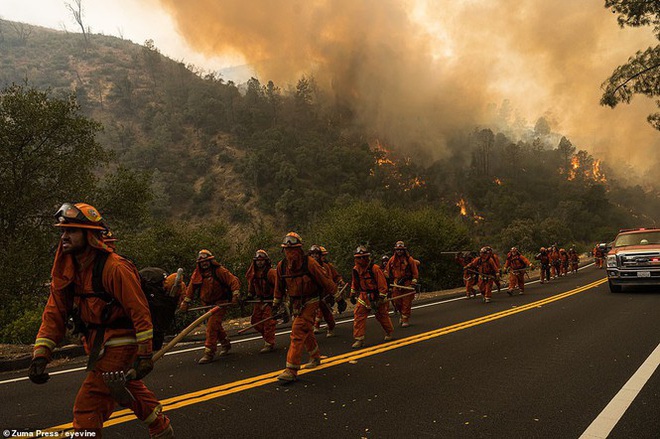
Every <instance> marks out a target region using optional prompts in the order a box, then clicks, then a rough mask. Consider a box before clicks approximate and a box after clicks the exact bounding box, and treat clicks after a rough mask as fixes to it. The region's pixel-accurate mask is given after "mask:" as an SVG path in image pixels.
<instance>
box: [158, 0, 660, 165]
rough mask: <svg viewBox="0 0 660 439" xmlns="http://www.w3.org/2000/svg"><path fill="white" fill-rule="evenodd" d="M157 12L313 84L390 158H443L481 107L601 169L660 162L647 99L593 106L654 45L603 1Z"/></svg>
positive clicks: (282, 75)
mask: <svg viewBox="0 0 660 439" xmlns="http://www.w3.org/2000/svg"><path fill="white" fill-rule="evenodd" d="M160 1H161V3H162V4H163V5H164V6H165V7H166V9H167V10H168V11H169V12H170V13H171V14H172V16H173V17H174V20H175V22H176V23H177V25H178V28H179V29H178V30H179V32H180V33H181V34H182V35H183V36H184V37H185V38H186V39H187V40H188V41H189V43H190V44H191V45H192V46H193V47H195V48H196V49H198V50H200V51H202V52H204V53H206V54H209V55H211V54H212V55H218V54H230V53H231V54H235V53H238V54H241V55H243V56H244V57H245V59H246V60H247V62H248V63H249V64H251V65H252V66H253V67H254V69H255V70H256V71H257V72H258V74H259V79H260V80H261V81H262V82H265V81H267V80H273V81H274V82H275V83H276V84H277V85H279V86H285V85H286V84H295V82H296V81H297V80H298V79H299V78H300V77H301V76H302V75H308V76H313V77H314V78H315V80H316V82H317V83H318V84H319V85H320V86H321V88H322V89H324V90H327V91H329V92H331V93H332V94H333V95H334V96H336V97H337V98H338V99H341V100H342V103H344V104H346V105H348V106H349V107H350V108H351V109H353V110H354V112H355V114H356V115H357V117H358V122H359V123H360V124H361V125H362V126H364V127H366V128H367V130H368V131H369V135H371V136H373V137H378V138H380V139H383V140H384V141H385V142H387V143H389V144H392V145H395V146H397V147H399V148H410V147H412V146H415V147H421V148H423V149H424V150H425V151H426V152H427V153H431V154H432V155H433V157H435V158H438V157H441V156H442V155H443V154H444V152H445V151H446V140H447V139H448V137H449V136H451V135H452V133H454V132H455V131H456V130H462V129H473V128H474V127H475V126H477V125H478V126H492V125H493V124H494V123H495V122H494V120H492V118H491V116H492V114H491V113H492V111H488V108H489V105H490V107H491V108H492V104H495V105H500V104H501V103H502V102H503V101H504V100H509V101H510V103H511V107H512V108H513V109H514V112H515V118H516V119H518V124H517V125H518V126H520V122H521V121H526V123H527V124H528V125H529V126H533V125H534V123H535V121H536V120H537V119H538V118H539V117H541V116H544V117H545V118H546V119H547V120H548V122H550V126H551V128H552V130H553V131H554V132H559V133H561V134H563V135H566V136H567V137H568V138H569V139H570V140H571V141H572V142H573V144H574V145H575V146H577V147H578V148H579V149H586V150H588V151H590V152H592V153H593V154H595V155H597V156H599V157H604V158H605V159H606V160H607V161H608V162H609V163H610V164H613V163H619V164H621V163H623V164H624V165H630V166H634V167H635V168H636V169H638V170H639V171H641V172H640V174H641V173H644V172H646V171H648V170H649V169H650V167H651V166H652V165H653V164H657V162H658V159H659V157H660V155H659V154H658V151H660V148H658V147H659V146H660V135H659V133H658V132H657V131H655V130H654V129H653V128H652V127H651V126H650V125H648V124H647V123H646V116H647V115H648V114H649V113H651V112H653V111H654V109H655V105H654V103H653V102H652V101H650V100H648V99H645V98H643V97H636V98H635V99H634V100H633V103H632V104H631V105H620V106H619V107H617V108H616V109H614V110H612V109H610V108H605V107H601V106H600V105H599V103H598V102H599V99H600V94H601V89H600V84H601V83H602V82H603V81H604V80H605V79H606V78H607V77H608V76H609V74H610V73H611V72H612V70H613V69H614V68H615V67H616V66H618V65H619V64H622V63H624V62H625V61H626V60H627V59H628V57H629V56H631V55H633V54H634V53H635V52H636V51H637V50H640V49H645V48H646V47H648V46H649V45H655V44H657V40H655V39H654V37H653V35H652V32H651V30H650V29H646V28H643V29H620V28H619V27H618V25H617V24H616V18H615V16H614V15H613V14H612V13H611V12H609V11H608V10H606V9H605V8H604V6H603V4H604V2H603V1H602V0H581V1H575V0H554V1H552V2H549V1H541V0H469V1H460V2H459V1H449V0H446V1H433V0H427V1H424V0H416V1H414V0H409V1H405V0H362V1H361V0H305V1H302V0H278V1H276V2H262V1H254V0H242V1H236V0H223V1H214V0H188V1H186V2H179V1H175V0H160ZM513 118H514V117H512V119H513ZM501 122H502V121H501V120H500V123H501ZM509 122H513V121H509ZM494 128H502V127H496V126H494Z"/></svg>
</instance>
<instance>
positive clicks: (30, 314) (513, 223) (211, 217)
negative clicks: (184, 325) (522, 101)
mask: <svg viewBox="0 0 660 439" xmlns="http://www.w3.org/2000/svg"><path fill="white" fill-rule="evenodd" d="M0 63H1V64H0V66H1V69H0V86H1V87H3V88H4V87H6V86H7V85H10V84H11V83H20V84H25V83H26V81H27V85H26V88H31V89H36V90H50V96H51V97H52V100H53V101H61V100H62V98H64V100H67V99H68V96H70V95H73V96H74V97H75V100H76V101H77V103H78V105H79V108H80V110H79V111H80V112H81V113H82V115H83V116H86V117H87V118H89V119H93V120H96V121H98V122H100V124H101V125H102V127H103V131H101V132H100V133H98V135H97V137H96V138H97V140H98V143H99V144H100V150H104V151H110V152H111V154H110V156H109V157H107V158H106V157H104V158H103V161H102V162H99V163H101V164H97V165H95V166H96V168H91V166H90V167H89V169H81V170H80V171H81V178H82V177H85V176H88V177H89V178H87V177H85V178H84V179H83V180H85V181H86V182H87V183H88V184H89V186H90V187H85V188H82V187H80V186H75V185H74V186H73V187H72V188H71V190H66V191H63V190H61V191H59V192H57V193H56V194H55V191H53V190H52V187H50V186H48V185H47V184H41V183H40V182H39V181H35V180H34V179H29V180H27V181H28V182H29V184H30V185H32V186H34V187H33V189H34V190H33V191H32V192H30V191H27V192H29V193H30V194H32V196H31V198H30V197H24V198H25V199H20V200H17V199H15V198H17V196H14V198H12V193H8V194H7V195H6V196H5V197H4V198H3V200H5V201H3V203H7V205H4V204H3V205H2V206H0V208H1V211H2V212H3V213H5V212H11V214H12V215H13V217H12V218H13V219H12V221H10V222H8V221H4V220H3V217H2V216H1V215H0V226H1V227H2V233H0V241H2V244H3V245H0V265H1V266H2V267H3V271H2V272H1V273H0V285H1V286H0V300H2V301H3V303H5V305H6V306H5V307H3V310H2V311H0V328H2V329H1V330H0V341H10V342H13V341H16V340H22V341H25V340H30V339H33V337H34V332H35V331H36V328H37V327H38V325H39V321H40V311H41V309H42V307H43V303H44V301H45V298H46V297H47V294H48V292H47V291H46V289H45V288H44V285H46V284H47V280H48V276H49V268H50V264H51V263H52V251H53V249H54V245H55V243H56V241H57V236H56V235H55V234H53V232H52V227H51V223H50V218H51V215H52V211H53V209H54V204H57V203H61V202H63V201H66V199H67V198H74V199H75V200H77V198H76V197H79V198H80V199H84V200H86V201H89V202H90V203H92V204H93V205H95V206H96V207H97V208H99V209H100V210H101V212H103V213H104V216H106V219H107V220H108V223H109V224H110V227H111V228H112V229H113V232H114V233H115V235H116V236H118V237H119V239H120V241H119V242H118V250H119V251H120V252H121V253H122V254H125V255H127V256H129V257H130V258H131V259H132V260H133V261H134V262H135V263H136V265H137V266H138V267H139V268H143V267H146V266H158V267H162V268H164V269H165V270H168V271H170V272H171V271H175V270H176V269H177V268H178V267H183V268H184V270H185V272H186V273H188V274H189V273H191V271H192V269H193V268H194V257H195V254H196V253H197V251H199V249H200V248H208V249H211V250H212V251H213V252H214V254H216V255H217V257H218V260H220V261H222V263H223V264H225V265H226V266H227V267H228V268H230V269H231V270H232V271H233V272H235V273H236V274H237V275H238V276H239V278H241V279H244V275H245V271H246V269H247V266H248V264H249V263H250V261H251V258H252V256H253V254H254V251H255V250H256V249H258V248H262V249H266V250H267V251H269V252H270V254H271V255H272V258H273V259H274V260H277V259H279V255H280V253H279V251H280V248H279V245H278V243H279V240H280V239H281V237H282V236H283V234H284V233H285V231H286V230H291V229H293V230H296V231H298V232H300V233H302V234H303V236H304V239H305V245H306V246H307V245H311V244H312V243H320V244H323V245H325V246H326V247H327V248H328V249H329V250H330V252H331V258H332V260H333V261H334V262H335V263H336V265H337V267H338V268H339V270H340V271H341V272H342V273H343V274H344V275H348V273H350V269H351V267H352V262H353V258H352V255H353V249H355V246H356V245H358V244H367V245H369V246H370V248H371V249H372V251H373V253H374V255H382V254H384V253H389V252H391V246H392V245H393V243H394V242H396V241H397V240H400V239H403V240H404V241H405V242H406V243H407V244H408V245H409V246H410V247H411V248H412V251H413V254H414V255H415V256H416V257H418V258H419V259H420V260H421V261H422V268H421V269H422V270H423V282H424V285H425V287H427V288H429V289H434V288H447V287H453V286H456V284H457V283H460V282H461V276H460V269H459V268H458V266H457V264H456V263H455V262H454V261H453V259H452V258H451V257H447V255H446V254H445V255H443V252H446V251H452V250H476V249H478V248H479V247H481V246H482V245H485V244H490V245H492V246H494V247H495V248H496V250H498V251H499V252H500V254H501V255H502V256H503V255H505V254H506V253H505V250H506V249H508V248H510V247H511V246H514V245H515V246H517V247H519V248H520V249H521V250H522V251H524V252H526V253H527V254H528V255H532V254H533V253H534V252H536V251H538V248H539V247H540V246H542V245H549V244H552V243H555V242H556V243H559V245H560V246H564V247H569V246H575V247H577V248H578V250H580V251H586V250H589V249H590V248H591V247H592V246H593V243H594V242H602V241H607V240H610V239H611V238H612V237H613V236H614V234H615V233H616V231H617V230H618V228H620V227H639V226H657V225H658V218H660V187H659V186H658V183H657V181H649V182H648V183H647V184H646V185H645V186H640V185H638V186H631V187H628V186H626V185H624V184H623V183H622V182H621V181H622V179H621V178H620V177H619V176H617V175H616V174H615V173H614V171H613V170H612V169H611V168H610V167H609V166H608V164H607V163H604V162H602V161H601V160H599V159H598V158H597V157H593V156H592V155H590V154H589V153H588V152H587V151H584V150H580V148H579V147H577V146H575V145H573V144H572V143H571V141H570V140H569V139H567V138H566V137H564V136H562V135H561V133H556V132H552V130H551V128H550V126H549V124H548V123H547V122H546V121H545V120H543V119H539V120H538V121H536V123H535V124H533V125H532V126H527V125H525V124H522V123H521V121H520V120H511V118H510V117H507V115H510V114H511V111H510V109H508V110H507V108H506V103H503V104H502V106H500V107H497V106H495V107H494V110H495V111H498V112H499V114H501V115H502V117H500V118H499V121H498V122H497V124H496V125H493V126H490V127H486V126H484V127H466V128H465V129H464V130H462V131H457V132H456V133H454V135H453V136H452V137H451V138H448V139H438V141H437V145H434V147H435V148H436V149H437V151H436V150H433V151H429V150H422V149H421V147H418V145H415V144H395V143H393V142H392V141H391V140H390V139H387V138H383V137H381V136H379V134H378V133H374V132H368V131H367V130H366V129H365V128H364V126H362V125H361V124H360V122H359V118H358V117H356V116H355V111H356V110H355V109H353V108H351V107H350V106H349V105H348V104H346V102H347V100H345V99H342V96H336V95H334V94H333V92H332V91H331V90H323V89H321V88H320V87H319V86H318V85H317V84H316V82H315V81H314V78H309V77H301V78H298V79H297V82H296V85H295V86H294V87H287V88H286V89H285V90H283V89H282V88H280V86H278V85H277V84H274V83H273V82H271V81H267V82H265V84H262V83H261V82H260V81H259V80H257V79H255V78H252V79H251V80H249V81H248V82H247V83H246V84H240V85H237V84H234V83H232V82H226V81H224V80H223V79H222V78H221V77H219V76H218V75H216V74H214V73H209V72H203V71H201V70H199V69H197V68H195V67H193V66H185V65H183V64H182V63H179V62H176V61H173V60H171V59H168V58H166V57H164V56H163V55H162V54H161V53H160V52H159V51H158V49H157V48H156V47H155V46H154V45H153V42H151V41H147V42H145V45H144V46H141V45H137V44H134V43H132V42H129V41H125V40H122V39H119V38H115V37H108V36H103V35H89V36H88V41H87V42H85V41H84V40H83V37H82V35H80V34H72V33H66V32H61V31H55V30H50V29H44V28H39V27H34V26H28V25H24V24H20V23H12V22H7V21H2V20H0ZM7 90H8V89H5V93H7V94H11V92H9V91H7ZM14 92H15V93H18V94H20V92H17V91H16V90H14ZM386 92H387V90H383V93H386ZM62 108H64V107H62ZM0 109H2V108H0ZM451 110H452V109H451V108H447V109H446V111H451ZM19 113H20V111H19ZM0 125H2V124H0ZM25 125H26V126H27V125H28V124H25ZM83 125H84V126H92V125H95V124H94V123H91V124H83ZM3 138H4V137H3ZM6 138H10V137H9V136H8V137H6ZM12 138H14V139H15V137H12ZM21 139H22V138H21ZM20 142H23V140H19V141H17V142H16V144H15V145H14V144H12V145H3V148H4V147H5V146H6V151H8V153H12V152H11V151H14V150H15V149H18V150H20V149H21V148H22V147H21V146H20V144H19V143H20ZM28 143H29V142H28ZM72 143H73V142H72ZM58 145H59V146H57V147H55V148H54V149H55V153H57V151H58V150H64V149H63V148H62V147H61V146H62V145H60V144H58ZM94 147H95V148H96V146H94ZM436 153H437V154H436ZM99 155H104V156H105V155H107V154H105V153H104V152H103V151H101V152H100V153H99ZM3 157H5V156H3ZM6 157H10V155H9V154H8V155H6ZM34 159H35V157H31V158H29V160H34ZM93 159H94V157H89V154H88V157H87V160H88V162H89V163H96V162H95V161H94V160H93ZM68 160H69V161H70V163H65V164H64V165H62V163H60V166H61V169H63V170H64V171H65V172H68V170H69V169H76V167H78V166H79V165H80V164H79V163H76V162H75V160H74V159H73V158H71V157H69V158H68ZM8 161H10V160H4V162H3V163H0V166H1V167H0V177H2V178H3V184H6V185H7V186H11V185H9V184H8V183H7V182H8V181H9V180H11V183H12V185H13V186H11V187H18V186H20V183H17V182H20V181H21V180H20V178H19V179H15V178H14V179H13V180H12V178H13V177H12V176H13V174H12V173H11V172H6V171H7V170H8V169H9V166H8V165H9V164H10V163H8ZM42 164H43V163H42ZM626 173H627V174H629V175H624V177H629V176H630V174H632V172H626ZM82 174H85V175H82ZM19 177H20V175H19ZM24 181H25V180H24ZM624 181H625V180H624ZM83 189H84V190H83ZM44 193H47V194H49V195H50V196H51V198H52V199H51V200H50V201H48V202H44V200H43V199H42V198H40V197H39V196H35V195H34V194H44ZM23 195H25V193H24V194H23ZM55 198H57V200H55ZM17 206H18V207H17ZM26 210H27V211H28V212H25V211H26ZM26 217H28V218H32V220H31V221H32V222H31V221H25V218H26ZM3 221H4V222H3ZM17 253H20V254H21V255H22V257H21V258H16V254H17ZM23 261H31V264H30V265H26V264H25V263H24V262H23ZM15 315H23V316H24V318H23V319H21V320H20V321H16V320H14V317H13V316H15Z"/></svg>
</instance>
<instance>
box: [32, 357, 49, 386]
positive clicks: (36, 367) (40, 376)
mask: <svg viewBox="0 0 660 439" xmlns="http://www.w3.org/2000/svg"><path fill="white" fill-rule="evenodd" d="M47 364H48V360H46V358H44V357H37V358H34V359H32V363H30V369H29V370H28V377H29V378H30V381H32V382H33V383H34V384H44V383H45V382H46V381H48V380H49V379H50V375H48V372H46V365H47Z"/></svg>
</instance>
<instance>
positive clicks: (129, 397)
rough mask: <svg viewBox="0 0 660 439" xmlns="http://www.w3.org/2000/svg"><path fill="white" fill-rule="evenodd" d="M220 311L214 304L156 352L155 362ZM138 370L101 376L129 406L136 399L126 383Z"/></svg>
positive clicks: (106, 373) (115, 397)
mask: <svg viewBox="0 0 660 439" xmlns="http://www.w3.org/2000/svg"><path fill="white" fill-rule="evenodd" d="M218 311H220V307H219V306H214V307H213V308H212V309H211V310H210V311H208V312H206V313H204V314H203V315H201V316H199V317H198V318H197V320H195V321H194V322H192V323H191V324H190V325H188V326H186V328H185V329H184V330H183V331H181V332H180V333H179V334H178V335H177V336H176V337H174V338H173V339H172V340H171V341H170V342H169V343H167V344H166V345H165V346H164V347H163V348H162V349H161V350H160V351H158V352H156V353H155V354H154V356H153V361H154V363H155V362H156V361H158V360H160V359H161V358H163V356H164V355H165V354H166V353H167V352H169V351H170V350H171V349H172V348H173V347H174V346H175V345H176V344H177V343H179V342H180V341H181V340H182V339H183V338H184V337H185V336H187V335H188V334H190V333H191V332H192V331H193V330H194V329H195V328H197V327H198V326H199V325H201V324H202V323H203V322H204V320H206V319H207V318H209V317H211V316H212V315H213V314H215V313H216V312H218ZM136 374H137V372H135V369H132V368H131V369H129V370H128V371H127V372H124V371H123V370H120V371H115V372H104V373H103V374H102V375H101V376H102V377H103V381H104V382H105V384H106V385H107V386H108V388H109V389H110V395H111V396H112V397H113V398H114V399H115V400H116V401H117V402H119V403H120V404H121V405H123V406H127V405H129V404H130V403H131V402H132V401H135V397H134V396H133V394H132V393H131V391H130V390H128V389H127V388H126V383H127V382H129V381H131V380H134V379H135V376H136Z"/></svg>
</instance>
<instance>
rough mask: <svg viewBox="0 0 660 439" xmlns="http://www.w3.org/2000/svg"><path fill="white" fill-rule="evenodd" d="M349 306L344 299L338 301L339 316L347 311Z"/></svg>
mask: <svg viewBox="0 0 660 439" xmlns="http://www.w3.org/2000/svg"><path fill="white" fill-rule="evenodd" d="M347 306H348V305H347V304H346V301H345V300H344V299H339V300H338V301H337V312H338V313H339V314H341V313H343V312H344V311H346V307H347Z"/></svg>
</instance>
